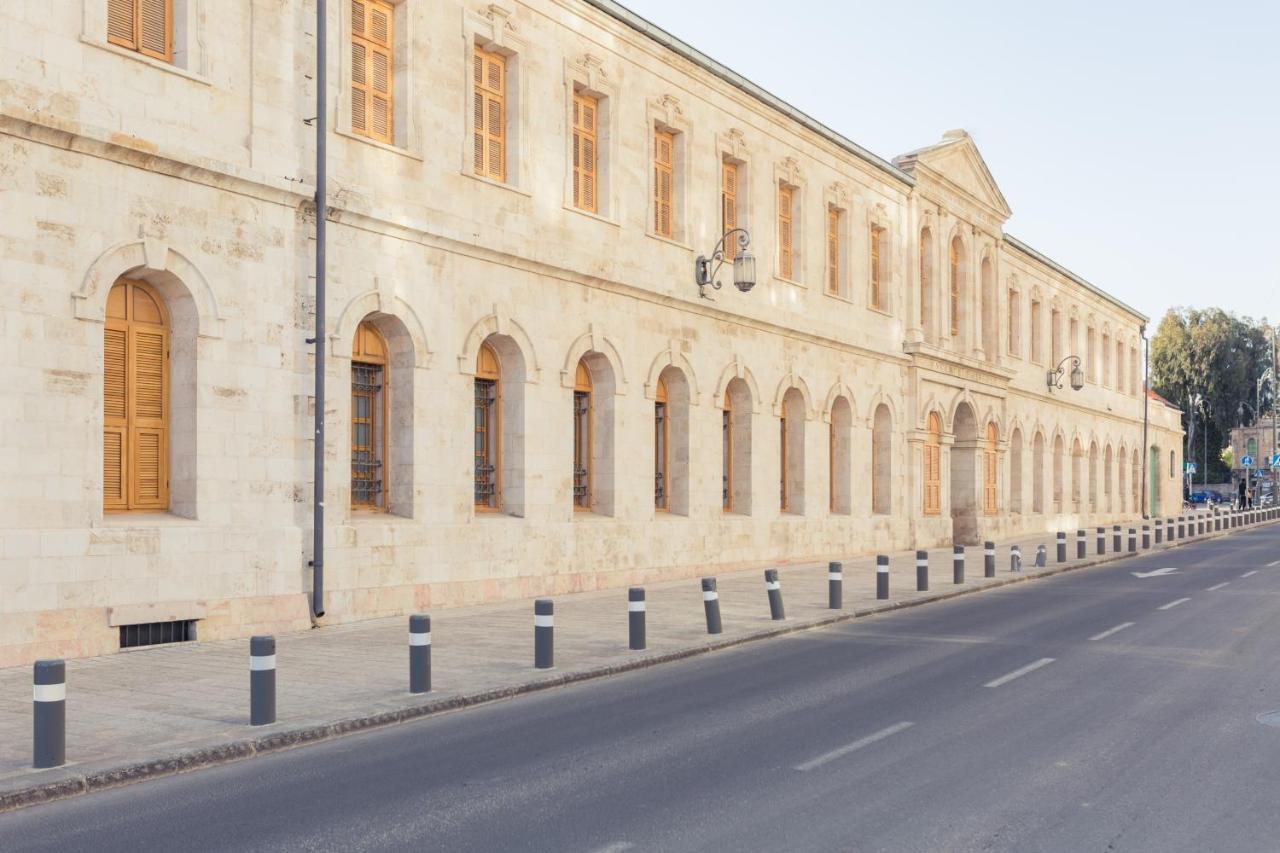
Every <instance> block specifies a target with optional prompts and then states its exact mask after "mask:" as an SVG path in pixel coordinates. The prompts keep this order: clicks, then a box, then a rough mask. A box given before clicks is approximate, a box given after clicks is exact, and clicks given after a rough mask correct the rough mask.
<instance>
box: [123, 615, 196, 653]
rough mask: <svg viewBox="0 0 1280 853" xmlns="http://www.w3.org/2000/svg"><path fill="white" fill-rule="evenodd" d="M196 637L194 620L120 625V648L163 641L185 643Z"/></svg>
mask: <svg viewBox="0 0 1280 853" xmlns="http://www.w3.org/2000/svg"><path fill="white" fill-rule="evenodd" d="M195 638H196V620H194V619H183V620H180V621H177V622H147V623H144V624H141V625H121V626H120V648H122V649H137V648H141V647H143V646H159V645H163V644H165V643H186V642H190V641H191V640H194V639H195Z"/></svg>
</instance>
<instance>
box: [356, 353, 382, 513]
mask: <svg viewBox="0 0 1280 853" xmlns="http://www.w3.org/2000/svg"><path fill="white" fill-rule="evenodd" d="M383 382H384V378H383V369H382V365H379V364H361V363H358V362H353V363H352V365H351V503H352V504H354V505H356V506H371V507H380V506H382V503H383V500H382V497H383V488H382V481H383V468H382V449H383V436H382V431H383V428H384V417H383V413H382V400H383V396H382V391H383Z"/></svg>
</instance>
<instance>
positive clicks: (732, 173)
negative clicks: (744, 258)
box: [720, 161, 738, 260]
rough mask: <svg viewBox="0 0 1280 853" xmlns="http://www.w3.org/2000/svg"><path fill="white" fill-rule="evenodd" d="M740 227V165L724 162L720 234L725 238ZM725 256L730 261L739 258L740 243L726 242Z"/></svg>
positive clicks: (735, 241) (721, 167)
mask: <svg viewBox="0 0 1280 853" xmlns="http://www.w3.org/2000/svg"><path fill="white" fill-rule="evenodd" d="M737 227H738V164H737V163H730V162H728V161H723V162H722V163H721V164H720V234H721V236H724V235H725V234H728V233H729V232H730V231H732V230H733V229H735V228H737ZM724 256H725V257H726V258H728V259H729V260H733V259H734V258H736V257H738V241H737V239H736V237H735V238H734V239H731V240H728V241H726V244H725V247H724Z"/></svg>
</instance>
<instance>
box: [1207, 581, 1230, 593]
mask: <svg viewBox="0 0 1280 853" xmlns="http://www.w3.org/2000/svg"><path fill="white" fill-rule="evenodd" d="M1229 583H1231V581H1223V582H1222V583H1215V584H1214V585H1213V586H1211V587H1209V588H1208V589H1207V590H1205V592H1216V591H1218V590H1220V589H1222V588H1223V587H1224V586H1226V585H1227V584H1229Z"/></svg>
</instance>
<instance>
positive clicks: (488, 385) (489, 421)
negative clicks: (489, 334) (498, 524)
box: [475, 343, 502, 512]
mask: <svg viewBox="0 0 1280 853" xmlns="http://www.w3.org/2000/svg"><path fill="white" fill-rule="evenodd" d="M475 409H476V411H475V431H476V435H475V456H476V465H475V505H476V509H477V510H479V511H482V512H495V511H497V510H499V509H501V508H502V365H501V362H499V361H498V354H497V353H496V352H494V351H493V347H491V346H489V344H487V343H485V344H481V345H480V352H479V353H478V354H477V355H476V378H475Z"/></svg>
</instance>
